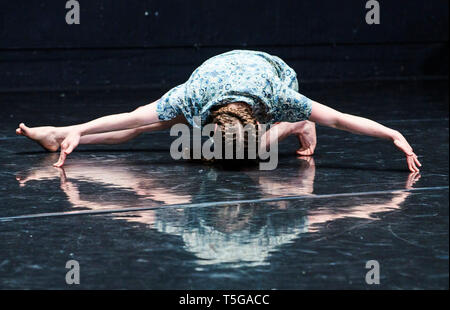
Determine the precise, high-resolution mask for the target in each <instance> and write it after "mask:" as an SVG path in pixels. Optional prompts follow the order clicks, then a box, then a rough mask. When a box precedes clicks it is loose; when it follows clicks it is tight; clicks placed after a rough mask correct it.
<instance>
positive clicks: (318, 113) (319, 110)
mask: <svg viewBox="0 0 450 310" xmlns="http://www.w3.org/2000/svg"><path fill="white" fill-rule="evenodd" d="M311 102H312V108H311V115H310V117H309V120H310V121H313V122H316V123H318V124H320V125H324V126H328V127H333V128H337V129H341V130H345V131H349V132H352V133H355V134H361V135H366V136H372V137H376V138H381V139H386V140H391V141H392V142H393V143H394V144H395V146H396V147H397V148H399V149H400V150H401V151H403V152H404V153H405V155H406V161H407V163H408V168H409V170H411V171H413V172H415V171H419V168H417V166H419V167H420V166H422V165H421V164H420V162H419V160H418V159H417V155H416V154H414V152H413V149H412V147H411V146H410V145H409V143H408V142H407V141H406V139H405V137H403V135H402V134H401V133H400V132H398V131H396V130H394V129H391V128H388V127H386V126H383V125H381V124H379V123H377V122H374V121H372V120H369V119H367V118H363V117H359V116H354V115H350V114H345V113H341V112H339V111H336V110H334V109H332V108H330V107H327V106H325V105H323V104H320V103H318V102H315V101H312V100H311Z"/></svg>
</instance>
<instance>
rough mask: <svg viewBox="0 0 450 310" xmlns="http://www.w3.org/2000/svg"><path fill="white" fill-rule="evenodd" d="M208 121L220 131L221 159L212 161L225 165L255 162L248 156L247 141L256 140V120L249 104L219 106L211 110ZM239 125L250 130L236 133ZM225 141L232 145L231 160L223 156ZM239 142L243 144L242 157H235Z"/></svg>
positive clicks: (253, 141)
mask: <svg viewBox="0 0 450 310" xmlns="http://www.w3.org/2000/svg"><path fill="white" fill-rule="evenodd" d="M209 121H210V122H211V123H213V124H217V126H219V128H220V131H221V133H222V159H221V160H217V159H215V160H214V162H216V163H221V164H227V165H229V164H231V165H233V166H235V165H240V164H247V163H250V162H255V159H250V158H249V141H250V142H252V143H255V142H257V138H258V122H257V121H256V118H255V117H254V115H253V112H252V109H251V107H250V106H249V105H247V104H236V105H224V106H219V107H218V108H215V109H213V110H211V113H210V118H209ZM245 126H247V127H245ZM239 127H241V128H244V127H245V128H247V129H250V130H248V131H244V134H243V135H238V134H237V132H236V131H237V128H239ZM249 135H253V136H249ZM225 143H232V145H233V159H232V160H230V159H226V158H225V153H224V150H225V147H224V146H225ZM239 143H242V145H243V146H244V150H243V151H244V159H236V157H237V146H238V144H239ZM257 153H258V152H256V155H257ZM256 158H257V157H256Z"/></svg>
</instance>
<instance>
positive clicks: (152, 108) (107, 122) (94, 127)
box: [55, 101, 159, 167]
mask: <svg viewBox="0 0 450 310" xmlns="http://www.w3.org/2000/svg"><path fill="white" fill-rule="evenodd" d="M156 104H157V101H155V102H153V103H150V104H147V105H145V106H142V107H139V108H137V109H136V110H134V111H132V112H129V113H120V114H113V115H108V116H104V117H100V118H97V119H95V120H92V121H90V122H87V123H84V124H79V125H74V126H69V127H67V128H68V134H67V136H66V137H65V139H64V140H63V141H62V142H61V155H60V157H59V160H58V162H57V163H55V166H56V167H61V166H62V165H63V164H64V161H65V159H66V157H67V155H68V154H70V153H72V151H73V150H74V149H75V148H76V147H77V146H78V144H79V143H80V139H81V137H82V136H85V135H90V134H96V133H103V132H111V131H117V130H124V129H131V128H137V127H143V126H147V125H150V124H153V123H156V122H159V119H158V114H157V112H156Z"/></svg>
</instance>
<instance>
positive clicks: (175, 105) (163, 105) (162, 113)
mask: <svg viewBox="0 0 450 310" xmlns="http://www.w3.org/2000/svg"><path fill="white" fill-rule="evenodd" d="M185 106H186V89H185V84H181V85H178V86H176V87H174V88H172V89H171V90H169V91H168V92H167V93H165V94H164V96H162V97H161V99H159V101H158V103H157V105H156V112H157V113H158V118H159V119H160V120H161V121H168V120H171V119H174V118H175V117H177V116H178V115H180V114H182V111H183V107H185Z"/></svg>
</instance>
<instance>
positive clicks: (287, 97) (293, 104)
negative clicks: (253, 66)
mask: <svg viewBox="0 0 450 310" xmlns="http://www.w3.org/2000/svg"><path fill="white" fill-rule="evenodd" d="M310 115H311V99H309V98H308V97H306V96H304V95H302V94H300V93H299V92H297V91H295V90H294V89H292V88H290V87H288V86H286V85H282V86H281V87H280V90H279V92H278V98H277V108H276V109H275V113H273V120H274V121H275V122H299V121H304V120H307V119H308V118H309V116H310Z"/></svg>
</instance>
